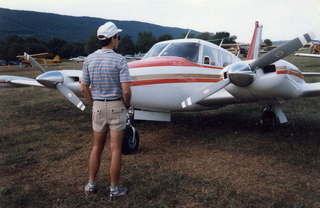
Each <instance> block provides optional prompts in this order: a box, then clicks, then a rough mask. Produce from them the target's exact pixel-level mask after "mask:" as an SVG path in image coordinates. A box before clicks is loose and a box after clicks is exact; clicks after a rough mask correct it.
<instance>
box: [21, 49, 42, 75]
mask: <svg viewBox="0 0 320 208" xmlns="http://www.w3.org/2000/svg"><path fill="white" fill-rule="evenodd" d="M23 56H24V58H25V59H26V60H27V61H30V62H31V64H32V66H34V67H35V68H36V69H38V71H40V72H42V73H45V72H46V70H45V69H44V68H43V67H42V66H41V65H40V64H39V63H38V62H37V61H36V60H35V59H34V58H32V56H30V55H29V54H27V53H24V54H23Z"/></svg>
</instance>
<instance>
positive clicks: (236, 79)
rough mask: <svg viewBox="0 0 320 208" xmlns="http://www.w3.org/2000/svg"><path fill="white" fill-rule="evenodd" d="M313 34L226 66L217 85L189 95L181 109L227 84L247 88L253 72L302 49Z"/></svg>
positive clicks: (188, 106) (252, 79)
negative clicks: (251, 59) (254, 58)
mask: <svg viewBox="0 0 320 208" xmlns="http://www.w3.org/2000/svg"><path fill="white" fill-rule="evenodd" d="M312 39H313V34H310V33H306V34H304V35H302V36H300V37H298V38H295V39H293V40H291V41H288V42H286V43H284V44H283V45H281V46H279V47H278V48H274V49H273V50H271V51H270V52H268V53H267V54H265V55H263V56H261V57H259V58H257V59H256V60H254V61H253V62H251V63H249V62H248V61H242V62H238V63H234V64H231V65H229V66H227V67H226V68H225V69H224V70H223V73H224V74H225V75H224V77H225V78H224V79H223V80H222V81H219V82H218V83H215V84H211V85H209V86H208V87H206V88H204V89H202V90H200V91H199V92H197V93H195V94H194V95H191V96H190V97H188V98H187V99H185V100H184V101H182V102H181V106H182V108H190V107H192V106H193V105H194V104H196V103H198V102H199V101H201V100H202V99H204V98H206V97H208V96H210V95H212V94H214V93H216V92H217V91H219V90H221V89H222V88H224V87H226V86H227V85H228V84H230V83H232V84H234V85H236V86H239V87H247V86H249V85H250V84H251V83H252V82H253V81H254V79H255V76H256V74H255V70H256V69H257V68H263V67H265V66H268V65H270V64H272V63H274V62H276V61H278V60H280V59H282V58H284V57H286V56H288V55H290V54H291V53H293V52H294V51H296V50H298V49H299V48H301V47H303V46H304V45H305V44H306V43H308V42H310V41H312Z"/></svg>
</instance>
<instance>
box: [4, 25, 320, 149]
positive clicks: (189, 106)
mask: <svg viewBox="0 0 320 208" xmlns="http://www.w3.org/2000/svg"><path fill="white" fill-rule="evenodd" d="M261 33H262V26H259V24H258V22H256V25H255V30H254V34H253V38H252V41H251V44H250V48H249V51H248V57H247V58H248V60H245V61H242V60H240V59H239V58H238V57H236V56H235V55H233V54H232V53H230V52H229V51H227V50H225V49H223V48H221V47H219V46H217V45H215V44H212V43H210V42H207V41H203V40H199V39H178V40H169V41H163V42H159V43H157V44H155V45H154V46H153V47H152V48H151V49H150V50H149V52H148V53H147V54H146V55H145V56H144V58H143V59H142V60H139V61H133V62H130V63H129V71H130V75H131V77H132V79H133V82H132V87H131V89H132V106H133V108H134V110H133V112H134V114H133V115H134V119H143V120H156V121H170V120H171V113H172V112H183V111H201V110H212V109H217V108H220V107H223V106H226V105H230V104H237V103H248V102H259V103H262V104H264V105H265V106H266V107H265V109H264V110H263V113H262V119H261V120H262V124H263V125H266V126H268V125H270V126H275V125H276V124H277V123H286V122H287V121H288V120H287V118H286V116H285V114H284V113H283V111H282V109H281V103H283V102H285V101H287V100H290V99H294V98H298V97H307V96H319V95H320V82H317V83H306V82H305V81H304V76H320V73H304V72H301V71H300V70H299V69H298V68H297V67H296V66H294V65H293V64H291V63H289V62H287V61H284V60H282V58H284V57H286V56H288V55H289V54H292V53H293V52H294V51H296V50H298V49H299V48H301V47H302V46H303V45H305V44H306V43H307V42H310V41H312V39H313V37H312V36H311V35H310V34H304V35H303V36H301V37H298V38H295V39H293V40H291V41H289V42H286V43H285V44H283V45H282V46H280V47H277V48H275V49H273V50H271V51H270V52H268V53H266V54H264V55H263V56H261V57H258V55H259V50H260V43H261ZM25 56H26V58H27V59H28V60H30V61H31V62H32V63H33V65H34V66H35V67H36V68H37V69H39V70H40V71H41V72H42V74H40V75H39V76H38V77H36V78H35V79H31V78H26V77H19V76H0V87H17V86H37V87H48V88H53V89H57V90H58V91H60V92H61V93H62V94H63V95H64V96H65V97H66V98H67V99H68V100H69V101H70V102H72V103H73V104H74V105H75V106H77V107H78V108H79V109H81V110H84V109H85V106H84V104H83V103H82V101H81V100H80V99H79V98H78V96H81V93H80V83H79V80H81V75H82V72H81V70H61V71H48V72H45V70H44V68H43V67H42V66H41V65H39V64H38V63H37V62H36V61H34V60H33V58H32V57H30V56H28V55H27V54H26V55H25ZM131 127H132V126H131ZM130 129H132V131H130V133H129V136H128V137H129V139H128V140H125V141H126V142H124V143H125V145H126V146H127V148H128V149H129V152H130V151H135V150H136V149H137V148H138V145H139V138H138V134H137V131H136V130H135V129H134V128H133V127H132V128H130Z"/></svg>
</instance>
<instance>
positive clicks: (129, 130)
mask: <svg viewBox="0 0 320 208" xmlns="http://www.w3.org/2000/svg"><path fill="white" fill-rule="evenodd" d="M139 142H140V138H139V132H138V130H137V129H136V128H135V127H134V126H133V110H132V109H130V110H129V112H128V115H127V125H126V129H125V131H124V135H123V142H122V153H123V154H125V155H128V154H133V153H136V152H137V151H138V149H139Z"/></svg>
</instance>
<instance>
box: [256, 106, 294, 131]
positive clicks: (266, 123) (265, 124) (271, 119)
mask: <svg viewBox="0 0 320 208" xmlns="http://www.w3.org/2000/svg"><path fill="white" fill-rule="evenodd" d="M287 122H288V119H287V117H286V115H285V114H284V112H283V111H282V109H281V107H280V105H268V106H267V107H265V108H264V109H263V111H262V117H261V120H260V123H261V125H262V128H263V129H264V130H267V131H268V130H269V131H270V130H274V129H276V128H278V127H279V126H280V124H284V123H287Z"/></svg>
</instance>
